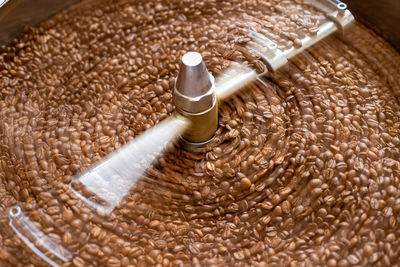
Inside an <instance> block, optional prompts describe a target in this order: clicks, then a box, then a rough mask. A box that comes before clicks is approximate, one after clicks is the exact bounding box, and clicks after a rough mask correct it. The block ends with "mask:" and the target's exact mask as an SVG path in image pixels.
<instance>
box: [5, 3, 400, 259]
mask: <svg viewBox="0 0 400 267" xmlns="http://www.w3.org/2000/svg"><path fill="white" fill-rule="evenodd" d="M324 21H325V18H324V16H323V15H322V14H320V13H318V12H317V11H316V10H314V9H312V8H311V7H309V6H306V5H304V4H302V3H301V1H255V0H247V1H234V0H232V1H204V2H201V1H192V0H190V1H164V2H163V1H152V0H148V1H128V0H126V1H124V0H120V1H90V0H89V1H83V2H82V3H80V4H79V5H77V6H74V7H72V8H70V9H68V10H65V11H64V12H62V13H60V14H59V15H57V16H55V17H53V18H51V19H50V20H48V21H46V22H44V23H42V24H41V25H40V26H39V27H37V28H33V29H30V30H29V31H28V32H26V33H25V34H24V35H22V36H21V37H20V38H19V39H17V40H15V43H14V44H13V45H12V46H10V47H2V48H1V51H0V73H1V76H0V79H1V84H0V114H1V115H0V118H1V119H0V132H1V135H0V144H1V146H0V244H1V245H0V261H1V264H2V265H5V266H43V265H45V263H44V261H43V260H42V259H41V258H40V257H39V256H38V255H36V254H35V253H34V252H33V251H32V250H30V249H29V248H28V247H27V246H26V245H25V244H24V242H23V241H22V240H21V239H20V238H19V237H18V236H17V235H16V234H15V232H14V231H12V230H11V229H10V227H9V226H8V222H9V217H8V216H7V215H6V212H7V211H8V209H9V208H10V207H11V206H12V205H15V204H19V205H20V206H21V207H22V210H23V212H24V214H25V215H26V216H28V217H29V219H30V220H31V222H32V223H34V224H35V225H36V226H37V227H38V228H39V229H41V231H43V232H44V233H45V234H46V235H47V236H48V237H49V238H51V239H53V240H54V241H55V242H57V243H58V244H61V245H62V246H63V247H64V248H66V249H67V250H69V251H70V252H71V253H72V258H71V259H70V260H69V261H68V262H65V263H63V262H62V261H60V260H59V259H57V258H55V257H54V256H52V255H50V254H51V253H47V256H48V257H52V259H53V260H54V261H56V262H57V263H58V264H60V265H62V266H88V265H94V266H149V265H153V266H154V265H156V266H181V265H217V266H248V265H255V266H266V265H268V266H269V265H270V266H284V265H289V266H308V265H316V266H317V265H319V266H350V265H370V266H395V265H398V264H399V263H400V262H399V260H398V258H399V257H400V246H399V241H398V240H399V239H400V226H399V216H400V214H399V213H400V184H399V178H400V171H399V170H400V162H399V159H400V120H399V119H400V103H399V101H400V66H399V65H400V64H399V62H400V56H399V54H398V53H397V52H396V51H394V50H393V49H392V48H391V47H390V46H388V45H387V44H386V43H385V42H384V41H383V40H382V39H380V38H379V37H377V36H376V35H374V34H373V33H371V32H370V31H369V30H368V29H365V28H364V27H363V26H361V25H355V26H354V27H353V28H351V29H349V31H348V32H347V35H348V36H349V37H350V38H347V37H346V36H341V35H339V34H338V35H334V36H330V37H328V38H327V39H326V40H325V41H323V42H321V43H318V44H317V45H315V46H314V47H312V48H311V49H309V50H308V51H307V52H305V53H303V54H301V55H299V56H297V57H296V58H294V59H293V60H291V62H290V63H289V64H288V66H286V67H284V68H283V69H281V70H280V71H278V72H275V73H267V74H265V75H264V76H263V77H261V78H260V79H259V80H258V81H257V82H255V83H253V84H251V85H249V86H248V87H247V88H245V89H244V90H242V91H241V92H240V93H239V94H237V95H235V96H232V97H231V98H230V99H228V101H227V102H225V103H222V104H221V105H220V107H219V112H220V114H219V128H218V131H217V133H216V137H215V138H214V139H213V141H212V142H211V143H210V144H209V145H208V146H207V147H205V148H203V149H202V150H200V151H198V152H195V153H189V152H186V151H184V150H182V149H181V148H180V146H179V144H178V143H173V144H171V145H170V146H169V148H168V151H167V152H166V153H165V154H164V155H162V156H161V157H160V158H159V159H158V160H157V161H156V162H155V163H154V165H153V166H152V167H150V168H149V169H148V171H147V172H146V174H145V175H144V176H143V177H142V179H141V181H140V182H139V183H137V184H136V185H135V186H134V188H133V189H132V192H131V193H130V194H129V195H128V196H127V197H126V198H125V199H124V200H123V201H122V202H121V203H120V205H119V206H118V207H117V208H116V209H115V210H114V212H113V213H112V214H111V215H110V216H101V214H98V213H96V212H95V211H94V210H92V209H90V208H89V207H88V206H86V205H85V204H84V203H82V202H81V200H79V199H78V198H77V197H76V196H75V195H74V194H73V193H71V191H70V190H69V187H68V185H69V184H70V182H71V181H72V178H73V177H74V176H75V175H77V174H79V173H80V172H82V171H84V170H85V169H86V168H88V167H89V166H91V165H92V164H93V163H95V162H96V161H98V160H100V159H101V158H103V157H104V156H106V155H107V154H109V153H110V152H112V151H114V150H116V149H118V148H119V147H121V146H122V145H123V144H125V143H126V142H128V141H129V140H132V139H134V138H135V137H137V136H138V135H139V134H140V133H142V132H144V131H145V130H147V129H149V128H151V127H152V126H154V125H156V124H157V123H159V122H160V121H161V120H163V119H165V118H167V117H168V116H170V115H171V113H172V112H173V110H174V106H173V103H172V89H173V85H174V78H175V76H176V75H177V72H178V68H179V64H180V59H181V57H182V55H183V54H184V53H185V52H187V51H190V50H194V51H199V52H200V53H201V54H202V55H203V57H204V59H205V62H206V65H207V66H208V68H209V70H210V71H211V72H212V73H213V74H214V75H216V76H217V75H218V73H220V72H221V70H223V69H225V68H226V67H228V66H229V65H230V64H232V62H235V61H237V62H244V63H246V64H248V65H249V66H251V67H253V68H255V69H257V70H258V71H259V72H262V71H263V69H264V65H263V63H262V61H260V59H259V58H258V57H257V56H256V55H255V54H254V53H252V52H250V51H248V50H247V49H246V44H248V43H249V42H251V38H249V35H248V30H252V31H256V32H259V33H262V34H264V35H266V36H268V38H270V39H272V40H274V41H275V42H276V43H277V44H278V46H279V47H280V48H281V49H285V48H286V47H289V46H291V45H298V43H299V38H302V36H304V35H305V34H309V33H313V32H315V31H316V30H317V29H318V27H319V25H320V24H321V23H323V22H324ZM37 243H38V242H37Z"/></svg>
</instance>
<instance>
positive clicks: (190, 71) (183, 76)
mask: <svg viewBox="0 0 400 267" xmlns="http://www.w3.org/2000/svg"><path fill="white" fill-rule="evenodd" d="M212 85H213V82H212V76H211V75H210V74H209V73H208V71H207V67H206V64H205V63H204V61H203V58H202V57H201V55H200V54H199V53H197V52H188V53H186V54H185V55H184V56H183V57H182V64H181V67H180V70H179V74H178V78H177V80H176V89H177V90H178V91H179V93H181V94H182V95H184V96H188V97H198V96H202V95H204V94H206V93H207V92H208V91H209V90H210V88H211V87H212Z"/></svg>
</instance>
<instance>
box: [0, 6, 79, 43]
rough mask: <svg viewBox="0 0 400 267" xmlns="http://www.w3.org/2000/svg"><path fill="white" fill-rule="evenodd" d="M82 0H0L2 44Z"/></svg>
mask: <svg viewBox="0 0 400 267" xmlns="http://www.w3.org/2000/svg"><path fill="white" fill-rule="evenodd" d="M79 1H80V0H8V1H7V0H0V44H9V43H10V42H11V41H12V39H13V38H14V37H16V36H18V34H19V33H21V32H22V31H23V29H24V27H25V26H26V25H32V26H34V25H37V24H38V23H40V22H41V21H43V20H45V19H47V18H49V17H51V16H52V15H54V14H57V13H58V12H60V11H61V10H63V9H65V8H67V7H68V6H70V5H72V4H74V3H76V2H79Z"/></svg>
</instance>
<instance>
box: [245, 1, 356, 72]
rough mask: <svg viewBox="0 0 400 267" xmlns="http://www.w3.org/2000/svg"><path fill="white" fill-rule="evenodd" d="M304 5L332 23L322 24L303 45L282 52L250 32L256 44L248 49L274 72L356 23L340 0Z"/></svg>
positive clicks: (302, 42) (266, 39) (307, 37)
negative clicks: (315, 45)
mask: <svg viewBox="0 0 400 267" xmlns="http://www.w3.org/2000/svg"><path fill="white" fill-rule="evenodd" d="M304 3H305V4H307V5H310V6H313V7H314V8H316V9H318V10H319V11H321V12H323V13H325V14H326V16H327V18H328V19H330V21H328V22H326V23H324V24H322V25H321V26H320V27H319V29H318V31H316V32H313V33H311V34H310V35H308V36H305V37H304V38H303V39H301V43H299V44H296V45H295V46H292V47H290V48H288V49H286V50H280V49H279V48H278V45H277V44H276V43H274V42H273V41H272V40H270V39H269V38H268V37H266V36H264V35H262V34H260V33H257V32H254V31H252V30H249V32H248V34H249V36H250V37H251V38H252V40H253V42H254V44H250V45H248V48H249V49H251V50H253V51H255V52H256V53H258V54H259V55H260V56H261V58H262V59H263V60H264V61H265V62H266V63H267V65H268V67H269V68H270V69H271V70H272V71H276V70H277V69H279V68H280V67H282V66H284V65H286V64H287V63H288V60H289V59H291V58H293V57H294V56H296V55H298V54H300V53H301V52H303V51H304V50H306V49H307V48H309V47H311V46H313V45H314V44H316V43H318V42H319V41H321V40H322V39H324V38H325V37H327V36H329V35H331V34H332V33H335V32H337V31H338V30H339V31H340V32H341V33H343V32H344V30H345V29H346V28H347V27H348V26H350V25H351V24H352V23H353V22H354V21H355V20H354V16H353V15H352V14H351V12H350V11H349V10H348V9H347V5H346V4H345V3H342V2H341V1H339V0H324V1H316V0H305V1H304Z"/></svg>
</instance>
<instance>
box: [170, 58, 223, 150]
mask: <svg viewBox="0 0 400 267" xmlns="http://www.w3.org/2000/svg"><path fill="white" fill-rule="evenodd" d="M214 84H215V79H214V77H213V76H212V75H211V74H210V73H209V72H208V70H207V67H206V65H205V63H204V61H203V58H202V56H201V55H200V54H199V53H197V52H188V53H186V54H185V55H184V56H183V57H182V63H181V67H180V70H179V74H178V77H177V79H176V82H175V89H174V99H175V106H176V111H177V112H178V113H179V114H181V115H182V116H184V117H186V118H188V119H189V120H190V122H191V124H190V127H189V128H188V129H187V130H186V131H185V132H184V133H183V135H182V138H181V141H182V144H183V146H184V147H185V148H186V149H188V150H192V149H195V148H196V147H201V146H203V145H205V144H206V143H208V142H209V141H210V140H212V138H213V137H214V134H215V132H216V130H217V126H218V105H217V96H216V93H215V86H214Z"/></svg>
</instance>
